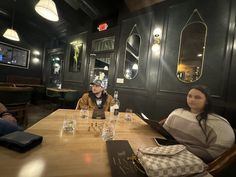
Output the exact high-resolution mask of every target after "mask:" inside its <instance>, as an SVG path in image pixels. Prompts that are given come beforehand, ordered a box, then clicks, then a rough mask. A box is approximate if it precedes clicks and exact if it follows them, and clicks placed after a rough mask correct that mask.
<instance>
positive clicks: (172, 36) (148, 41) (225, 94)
mask: <svg viewBox="0 0 236 177" xmlns="http://www.w3.org/2000/svg"><path fill="white" fill-rule="evenodd" d="M235 8H236V6H235V2H234V1H233V0H232V1H231V0H227V1H222V0H216V1H215V0H207V1H205V0H185V1H183V0H182V1H167V2H164V3H161V4H157V5H155V6H152V7H151V8H147V9H143V10H140V11H139V12H135V13H132V14H128V15H127V14H122V15H123V16H122V17H120V23H119V24H120V38H119V51H118V54H117V60H118V61H119V62H118V65H117V66H116V67H117V68H118V69H117V77H118V78H124V76H123V63H124V53H125V42H126V39H127V36H128V34H129V32H130V29H131V28H132V26H133V25H134V24H137V26H138V27H139V28H140V31H141V38H142V42H141V43H142V44H141V50H140V52H141V57H140V69H139V73H138V76H137V77H136V78H134V79H133V80H127V79H124V80H125V82H124V84H115V85H114V87H116V88H118V90H119V93H120V100H121V105H122V106H121V108H122V110H125V108H126V107H131V108H133V109H134V110H135V111H136V112H138V111H144V112H145V113H146V114H147V115H148V116H149V117H150V118H153V119H157V120H160V119H161V118H164V117H166V116H168V114H169V113H170V112H171V111H172V110H173V109H175V108H178V107H182V106H184V105H185V97H186V92H187V90H188V89H189V88H190V87H191V86H193V85H196V84H203V85H207V86H208V87H209V89H210V90H211V94H212V97H213V101H214V105H215V106H214V110H215V112H217V113H219V114H221V115H222V116H226V117H227V119H228V120H229V121H230V122H231V124H232V125H233V126H234V127H236V122H235V121H234V115H235V112H236V104H235V99H236V95H235V93H234V90H235V83H234V81H233V78H234V75H235V72H236V65H235V64H236V63H235V61H234V60H235V51H234V50H235V46H234V45H235V44H234V43H233V41H234V40H235V39H234V36H235ZM194 9H197V10H198V11H199V13H200V14H201V16H202V18H203V19H204V21H205V23H206V25H207V28H208V29H207V30H208V31H207V39H206V49H205V59H204V65H203V74H202V77H201V78H200V79H199V80H198V81H196V82H194V83H183V82H181V81H179V80H178V79H177V77H176V68H177V63H178V51H179V43H180V34H181V30H182V28H183V27H184V25H185V24H186V22H187V21H188V18H189V17H190V15H191V14H192V12H193V10H194ZM156 27H159V28H161V29H162V34H161V45H160V48H161V50H160V52H153V51H152V50H151V46H152V44H153V36H152V32H153V30H154V29H155V28H156Z"/></svg>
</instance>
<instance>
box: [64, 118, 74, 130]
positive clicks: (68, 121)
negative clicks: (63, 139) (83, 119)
mask: <svg viewBox="0 0 236 177" xmlns="http://www.w3.org/2000/svg"><path fill="white" fill-rule="evenodd" d="M63 130H64V132H66V133H75V131H76V119H75V116H73V115H65V119H64V122H63Z"/></svg>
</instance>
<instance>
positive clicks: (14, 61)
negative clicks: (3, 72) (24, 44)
mask: <svg viewBox="0 0 236 177" xmlns="http://www.w3.org/2000/svg"><path fill="white" fill-rule="evenodd" d="M29 58H30V50H28V49H24V48H21V47H18V46H14V45H11V44H6V43H4V42H0V65H7V66H12V67H19V68H25V69H28V67H29Z"/></svg>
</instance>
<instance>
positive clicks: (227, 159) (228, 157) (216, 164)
mask: <svg viewBox="0 0 236 177" xmlns="http://www.w3.org/2000/svg"><path fill="white" fill-rule="evenodd" d="M234 133H235V135H236V129H234ZM233 164H234V166H235V167H236V140H235V144H234V145H233V147H231V148H230V149H228V150H227V151H225V152H224V153H223V154H221V155H220V156H219V157H218V158H217V159H215V160H214V161H212V162H211V163H209V164H208V168H207V171H208V172H209V173H210V174H212V175H213V176H217V175H219V174H220V173H221V172H223V171H224V170H225V169H226V168H227V167H229V166H231V165H233ZM232 171H233V170H232Z"/></svg>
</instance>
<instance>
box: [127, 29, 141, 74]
mask: <svg viewBox="0 0 236 177" xmlns="http://www.w3.org/2000/svg"><path fill="white" fill-rule="evenodd" d="M140 43H141V38H140V35H139V33H138V32H137V27H136V25H134V27H133V29H132V30H131V32H130V34H129V37H128V39H127V41H126V48H125V63H124V77H125V78H126V79H133V78H135V77H136V76H137V74H138V67H139V48H140Z"/></svg>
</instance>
